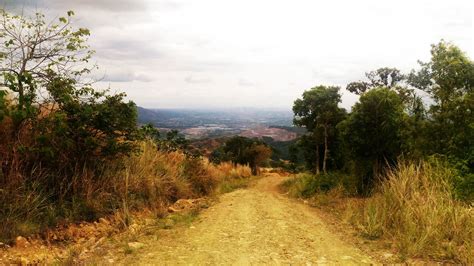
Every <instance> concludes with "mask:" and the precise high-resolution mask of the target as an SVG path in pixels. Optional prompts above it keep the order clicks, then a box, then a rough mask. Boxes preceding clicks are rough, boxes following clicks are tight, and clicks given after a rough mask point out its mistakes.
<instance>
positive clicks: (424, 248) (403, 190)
mask: <svg viewBox="0 0 474 266" xmlns="http://www.w3.org/2000/svg"><path fill="white" fill-rule="evenodd" d="M451 175H452V173H451V172H450V171H449V170H447V169H445V168H442V167H437V166H433V165H431V164H428V163H420V164H418V165H415V164H412V163H400V164H399V165H398V167H397V168H395V169H392V170H391V171H389V172H388V174H387V179H386V180H385V181H384V182H383V183H382V184H381V186H380V189H379V192H377V193H376V194H375V195H374V196H373V197H371V198H369V199H368V200H367V201H366V202H365V204H364V205H363V208H361V207H360V205H359V206H356V205H352V206H349V208H348V209H347V210H348V211H347V212H346V217H347V218H348V220H352V222H356V223H358V224H359V225H360V226H361V229H362V231H363V233H364V235H365V236H367V237H369V238H379V237H385V238H388V239H393V240H394V243H395V246H396V247H397V249H398V250H399V251H400V253H401V255H402V256H428V257H431V258H435V259H452V260H455V261H458V262H463V263H473V262H474V261H473V259H472V258H474V250H473V248H474V245H473V244H474V209H473V208H472V207H469V206H467V205H465V204H464V203H462V202H459V201H456V200H455V199H454V197H453V194H452V188H451V182H450V180H451V178H452V176H451ZM349 213H352V214H353V215H350V214H349Z"/></svg>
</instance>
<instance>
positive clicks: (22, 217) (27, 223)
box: [0, 141, 251, 242]
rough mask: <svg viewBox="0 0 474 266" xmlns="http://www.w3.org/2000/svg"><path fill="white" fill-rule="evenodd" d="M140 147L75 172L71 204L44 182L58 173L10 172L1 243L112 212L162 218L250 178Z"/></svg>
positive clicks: (226, 167)
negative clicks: (180, 204)
mask: <svg viewBox="0 0 474 266" xmlns="http://www.w3.org/2000/svg"><path fill="white" fill-rule="evenodd" d="M139 146H140V152H138V153H135V154H132V155H131V156H129V157H124V158H121V159H120V160H117V161H115V162H111V163H109V164H107V165H102V166H101V169H94V170H95V171H91V170H90V169H86V168H82V169H77V170H76V171H75V173H74V175H73V178H72V181H71V183H69V184H67V187H65V188H64V190H66V189H67V190H68V191H69V193H72V195H73V196H72V199H71V200H67V201H61V200H59V199H60V197H58V196H57V195H52V194H51V193H50V192H49V191H51V190H49V189H48V186H50V185H51V184H49V183H47V182H46V180H48V175H50V174H54V173H47V172H42V171H39V170H35V171H32V172H25V171H21V169H20V168H18V170H17V171H13V170H12V171H8V172H7V176H5V175H4V176H2V178H3V179H2V180H3V182H4V185H2V187H1V188H0V242H8V241H10V240H11V239H13V238H14V237H16V236H18V235H23V236H25V235H30V234H33V233H38V232H40V231H42V229H44V228H45V227H48V226H54V225H55V224H57V223H58V222H62V223H63V222H74V221H80V220H95V219H98V218H99V217H101V216H105V215H109V214H113V213H124V215H123V216H124V217H125V218H124V219H126V217H127V215H128V213H129V212H131V211H134V210H140V209H144V208H146V209H148V210H151V211H154V212H155V214H156V215H157V216H163V215H164V214H165V212H166V210H167V206H168V205H170V204H172V203H173V202H174V201H176V200H178V199H180V198H198V197H202V196H206V195H209V194H211V193H213V192H214V191H215V190H216V188H218V186H219V184H221V183H223V182H229V181H230V180H237V179H246V178H248V177H250V175H251V171H250V168H249V167H247V166H240V165H233V164H230V163H222V164H220V165H214V164H211V163H209V162H208V161H207V160H206V159H202V158H193V157H189V156H186V155H185V154H184V153H182V152H180V151H175V152H164V151H160V150H158V149H157V146H156V145H155V144H154V143H153V142H152V141H142V142H140V143H139ZM19 165H21V163H19ZM57 185H58V186H59V185H60V184H57ZM54 191H62V189H55V190H54ZM125 224H127V222H125Z"/></svg>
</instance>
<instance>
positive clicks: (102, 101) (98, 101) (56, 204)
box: [0, 10, 251, 243]
mask: <svg viewBox="0 0 474 266" xmlns="http://www.w3.org/2000/svg"><path fill="white" fill-rule="evenodd" d="M73 16H74V13H73V12H72V11H70V12H67V14H66V16H65V17H60V18H59V19H56V20H55V21H45V17H44V16H43V15H42V14H39V13H38V14H34V15H33V16H31V17H28V16H18V15H12V14H9V13H8V12H6V11H3V10H1V23H0V38H1V42H0V55H1V57H0V64H1V84H2V87H1V88H0V242H5V243H10V242H11V241H12V240H13V239H14V238H15V237H17V236H29V235H32V234H40V233H44V232H45V231H46V229H47V228H52V227H54V226H56V225H58V224H67V223H74V222H78V221H95V220H97V219H99V218H100V217H104V216H107V215H112V214H117V213H118V214H120V215H119V216H120V217H121V219H122V220H123V224H124V225H125V226H127V225H128V224H129V223H130V213H131V212H134V211H138V210H144V209H147V210H149V211H151V212H152V213H154V215H155V216H156V217H162V216H164V215H166V213H167V208H168V206H169V205H171V204H172V203H174V202H175V201H176V200H178V199H183V198H185V199H186V198H200V197H204V196H209V195H212V194H213V193H217V192H218V190H219V189H218V188H219V187H226V186H227V187H226V188H225V189H222V190H223V191H229V190H232V189H234V188H236V187H239V186H243V185H244V183H245V181H243V179H248V178H249V177H250V175H251V170H250V168H249V167H247V166H240V165H236V164H232V163H226V162H223V163H221V164H213V163H210V162H209V161H208V160H206V159H204V158H202V157H200V156H198V155H196V154H194V153H193V152H191V151H189V150H188V149H187V148H188V147H187V142H186V140H185V139H184V138H183V137H181V136H180V135H179V134H178V133H177V132H174V131H172V132H168V133H167V134H166V135H164V136H160V134H159V132H158V131H157V130H155V129H154V128H153V127H150V126H144V127H141V128H139V127H138V126H137V121H136V116H137V110H136V106H135V104H134V103H133V102H130V101H126V100H125V95H124V94H112V93H110V92H109V91H102V90H97V89H94V88H93V84H94V83H93V80H92V79H91V78H90V75H89V74H90V73H92V71H93V70H94V69H95V68H96V66H95V65H94V64H91V63H90V62H91V60H92V56H93V54H94V51H92V50H90V49H89V46H88V45H87V39H88V37H89V34H90V33H89V31H88V30H87V29H83V28H75V27H73V25H72V24H71V20H72V18H73ZM237 184H240V185H237Z"/></svg>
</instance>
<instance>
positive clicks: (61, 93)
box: [0, 10, 137, 199]
mask: <svg viewBox="0 0 474 266" xmlns="http://www.w3.org/2000/svg"><path fill="white" fill-rule="evenodd" d="M0 13H1V14H0V16H1V18H0V40H1V41H0V70H1V83H2V85H3V86H4V87H6V88H7V90H8V91H7V90H2V92H1V93H0V94H1V96H0V98H1V100H0V112H1V113H2V116H4V117H5V116H6V117H7V118H8V121H11V122H12V123H11V125H12V126H9V125H10V123H4V125H2V126H3V128H2V131H3V132H0V133H2V134H1V135H2V138H3V139H2V141H1V142H0V153H1V154H0V165H2V168H1V171H3V172H4V173H10V175H11V178H14V177H15V175H17V176H20V175H21V176H24V178H25V180H28V178H31V179H33V178H35V176H30V175H31V174H32V173H34V172H35V171H36V169H41V171H43V172H45V173H48V175H47V180H45V181H44V182H43V181H42V183H47V186H46V189H47V190H48V191H51V196H52V197H60V198H67V197H68V196H71V193H72V191H73V190H76V191H77V189H78V188H77V187H76V185H77V182H73V181H72V180H73V178H74V174H75V173H77V171H78V169H82V170H84V171H99V169H100V168H101V165H104V164H105V161H110V160H115V159H117V158H119V157H121V156H123V155H128V154H130V152H132V151H133V150H135V145H134V140H135V139H136V137H137V131H136V116H137V112H136V106H135V104H134V103H133V102H126V101H125V100H124V97H125V95H124V94H115V95H110V94H108V92H107V91H97V90H94V89H93V88H92V86H91V82H90V81H91V80H90V79H88V78H87V74H88V73H90V71H91V70H92V69H93V68H94V67H95V66H94V65H89V64H88V62H89V60H90V58H91V56H92V54H93V51H91V50H90V49H89V46H88V45H87V38H88V36H89V30H87V29H83V28H79V29H75V28H74V27H72V24H71V18H72V16H73V15H74V14H73V12H72V11H69V12H67V17H60V18H59V19H58V20H54V21H50V22H47V21H45V17H44V15H42V14H39V13H36V14H35V15H34V16H32V17H28V16H19V15H11V14H9V13H7V12H6V11H4V10H0ZM7 93H8V94H9V98H11V100H9V101H8V106H7V107H8V108H7V109H8V110H7V111H8V112H5V108H4V107H2V106H5V103H6V101H5V100H4V99H5V94H7ZM6 131H8V133H6ZM7 135H8V138H7ZM9 167H10V168H9ZM15 167H16V168H15ZM3 176H4V179H5V178H8V177H7V175H3ZM97 176H100V175H97ZM1 181H2V180H0V182H1ZM3 181H5V180H3ZM6 182H8V180H7V181H6ZM68 199H71V197H69V198H68Z"/></svg>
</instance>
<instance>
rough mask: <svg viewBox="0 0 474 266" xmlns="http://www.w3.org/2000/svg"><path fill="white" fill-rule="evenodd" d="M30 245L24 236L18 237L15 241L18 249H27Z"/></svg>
mask: <svg viewBox="0 0 474 266" xmlns="http://www.w3.org/2000/svg"><path fill="white" fill-rule="evenodd" d="M29 245H30V242H28V240H26V238H24V237H22V236H18V237H17V238H16V239H15V246H17V247H21V248H26V247H27V246H29Z"/></svg>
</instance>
